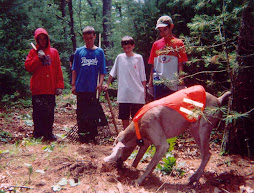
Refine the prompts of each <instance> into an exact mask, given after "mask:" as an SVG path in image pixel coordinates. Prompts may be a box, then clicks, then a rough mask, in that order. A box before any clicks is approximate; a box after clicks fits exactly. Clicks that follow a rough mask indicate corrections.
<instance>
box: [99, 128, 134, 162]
mask: <svg viewBox="0 0 254 193" xmlns="http://www.w3.org/2000/svg"><path fill="white" fill-rule="evenodd" d="M136 140H137V137H136V134H135V130H134V124H130V126H128V127H127V128H126V129H125V130H124V131H122V132H120V133H119V135H118V136H117V139H116V140H115V147H114V148H113V151H112V153H111V155H110V156H108V157H105V158H104V161H106V162H117V161H118V160H119V159H121V160H122V161H125V160H127V159H128V157H129V156H130V155H131V153H132V152H133V150H134V148H135V147H136V146H137V141H136Z"/></svg>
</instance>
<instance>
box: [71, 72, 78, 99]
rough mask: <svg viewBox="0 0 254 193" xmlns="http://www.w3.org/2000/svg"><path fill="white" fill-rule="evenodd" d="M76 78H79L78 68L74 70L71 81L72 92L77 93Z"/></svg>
mask: <svg viewBox="0 0 254 193" xmlns="http://www.w3.org/2000/svg"><path fill="white" fill-rule="evenodd" d="M76 78H77V72H76V70H72V81H71V86H72V87H71V92H72V94H75V95H76V94H77V93H76Z"/></svg>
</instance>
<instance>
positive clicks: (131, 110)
mask: <svg viewBox="0 0 254 193" xmlns="http://www.w3.org/2000/svg"><path fill="white" fill-rule="evenodd" d="M143 106H144V105H143V104H135V103H119V115H118V119H122V120H129V119H130V116H131V118H132V119H133V118H134V116H135V115H136V113H137V112H138V111H139V109H141V108H142V107H143Z"/></svg>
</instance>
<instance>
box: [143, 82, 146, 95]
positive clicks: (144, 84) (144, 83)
mask: <svg viewBox="0 0 254 193" xmlns="http://www.w3.org/2000/svg"><path fill="white" fill-rule="evenodd" d="M142 84H143V87H144V94H145V98H146V81H142Z"/></svg>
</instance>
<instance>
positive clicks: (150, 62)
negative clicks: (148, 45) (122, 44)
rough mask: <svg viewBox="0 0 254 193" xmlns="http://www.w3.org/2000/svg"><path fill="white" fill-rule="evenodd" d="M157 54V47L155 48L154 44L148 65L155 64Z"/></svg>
mask: <svg viewBox="0 0 254 193" xmlns="http://www.w3.org/2000/svg"><path fill="white" fill-rule="evenodd" d="M155 52H156V46H155V43H153V46H152V49H151V53H150V57H149V60H148V64H154V58H155Z"/></svg>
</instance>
